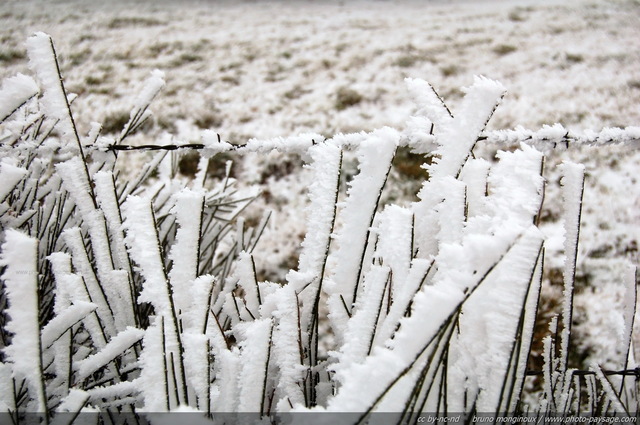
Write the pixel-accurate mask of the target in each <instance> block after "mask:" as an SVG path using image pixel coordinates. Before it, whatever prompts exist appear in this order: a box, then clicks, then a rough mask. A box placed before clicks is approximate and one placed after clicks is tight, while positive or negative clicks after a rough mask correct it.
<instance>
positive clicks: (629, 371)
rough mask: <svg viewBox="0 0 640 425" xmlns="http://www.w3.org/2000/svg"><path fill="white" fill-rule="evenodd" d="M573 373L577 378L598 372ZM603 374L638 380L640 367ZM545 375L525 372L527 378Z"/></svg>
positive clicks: (576, 370) (607, 371)
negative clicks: (633, 377)
mask: <svg viewBox="0 0 640 425" xmlns="http://www.w3.org/2000/svg"><path fill="white" fill-rule="evenodd" d="M571 373H572V374H573V375H576V376H587V375H595V374H596V372H594V371H593V370H579V369H574V370H572V371H571ZM602 373H603V374H605V375H607V376H611V375H620V376H635V377H636V378H640V367H636V368H635V369H623V370H603V371H602ZM543 374H544V371H542V370H527V371H526V372H525V375H526V376H540V375H543Z"/></svg>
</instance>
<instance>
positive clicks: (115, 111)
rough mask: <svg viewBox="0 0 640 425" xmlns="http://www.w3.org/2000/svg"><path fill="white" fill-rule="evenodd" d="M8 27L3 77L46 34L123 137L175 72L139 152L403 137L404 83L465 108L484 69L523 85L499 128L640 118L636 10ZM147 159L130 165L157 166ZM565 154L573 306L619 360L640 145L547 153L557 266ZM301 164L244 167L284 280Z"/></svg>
mask: <svg viewBox="0 0 640 425" xmlns="http://www.w3.org/2000/svg"><path fill="white" fill-rule="evenodd" d="M0 19H1V22H2V26H1V27H0V37H1V40H2V43H1V45H0V64H1V66H0V77H1V78H5V77H8V76H12V75H15V74H16V73H17V72H23V73H28V70H27V66H26V65H27V64H26V58H25V49H24V41H25V40H26V38H27V37H28V36H29V35H31V34H32V33H33V32H35V31H45V32H47V33H49V34H50V35H51V36H52V37H53V39H54V41H55V43H56V48H57V50H58V52H59V55H60V57H61V67H62V72H63V74H64V75H65V82H66V84H67V87H68V88H69V89H70V91H73V92H75V93H78V94H79V95H80V96H79V98H78V99H77V100H76V101H75V103H74V111H75V113H76V119H77V121H78V123H79V127H80V129H81V130H83V131H85V132H86V131H88V129H89V124H90V122H91V121H98V122H101V123H103V124H104V129H105V131H107V132H112V133H114V134H115V133H117V132H119V130H120V127H119V126H121V125H122V124H124V122H122V121H123V119H125V120H126V118H128V114H129V109H130V107H131V104H132V101H133V95H134V93H135V90H136V87H138V86H139V83H140V82H142V81H143V80H144V79H145V78H146V77H147V76H148V75H149V72H150V71H151V70H153V69H156V68H158V69H161V70H163V71H165V72H166V80H167V87H166V89H165V90H164V91H163V93H162V94H161V96H160V97H159V98H158V99H157V100H156V101H155V102H154V106H153V110H154V112H155V121H154V123H153V126H152V127H150V128H147V129H146V132H145V133H144V134H142V135H139V136H136V137H135V138H134V139H132V142H145V143H153V141H154V140H157V139H158V138H159V137H163V138H164V137H166V136H161V135H162V133H163V132H169V133H171V134H173V135H174V138H175V141H180V142H190V141H197V140H199V137H200V135H199V134H200V131H201V130H202V129H205V128H211V129H213V130H215V131H217V132H219V133H220V134H221V135H222V136H223V137H224V138H225V139H226V140H230V141H232V142H245V141H246V140H247V139H249V138H252V137H257V138H260V139H264V138H269V137H274V136H289V135H295V134H297V133H301V132H308V131H313V132H317V133H320V134H323V135H327V136H330V135H332V134H335V133H336V132H351V131H361V130H371V129H374V128H378V127H381V126H383V125H390V126H393V127H397V128H402V126H403V124H404V123H405V121H406V119H407V118H408V117H409V116H410V115H411V113H412V111H413V109H414V105H413V104H412V102H411V100H410V98H409V96H408V95H407V93H406V90H405V86H404V83H403V79H404V78H405V77H408V76H411V77H419V78H423V79H426V80H428V81H429V82H430V83H431V84H432V85H433V86H434V87H435V88H436V89H437V90H438V91H439V93H440V94H441V96H442V97H443V98H444V99H445V101H446V103H447V104H448V105H449V107H450V108H451V109H452V111H453V112H454V114H455V110H456V106H457V105H458V104H459V102H460V99H461V97H462V92H461V91H460V87H462V86H467V85H469V84H471V82H472V78H473V75H474V74H482V75H485V76H487V77H489V78H493V79H497V80H499V81H501V82H502V83H503V84H504V85H505V86H506V87H507V88H508V90H509V92H508V94H507V97H506V98H505V100H504V102H503V104H502V105H501V106H500V107H499V108H498V110H497V112H496V114H495V115H494V117H493V119H492V120H491V122H490V123H489V128H490V129H502V128H513V127H515V126H516V125H523V126H525V127H529V128H534V129H535V128H538V127H539V126H541V125H542V124H545V123H546V124H553V123H555V122H560V123H562V124H564V125H565V126H566V127H567V128H570V129H572V130H576V131H583V130H600V129H601V128H603V127H609V126H623V127H624V126H630V125H640V3H638V1H631V0H629V1H623V0H619V1H613V0H612V1H604V0H593V1H581V0H575V1H572V2H566V1H560V0H546V1H518V0H494V1H476V2H473V1H444V0H443V1H353V2H351V1H340V2H338V1H327V2H316V1H306V2H302V1H298V2H286V1H272V2H260V1H242V2H231V1H229V2H216V1H195V0H194V1H185V2H171V1H160V2H154V1H146V2H138V3H136V4H135V5H131V4H126V3H124V2H121V3H119V2H104V3H98V2H95V3H94V2H88V1H80V0H77V1H62V0H60V1H55V2H48V3H46V4H45V3H43V2H39V1H30V0H21V1H17V0H8V1H4V2H3V3H2V4H1V5H0ZM123 117H124V118H123ZM133 155H135V154H131V157H129V159H128V162H125V164H127V166H129V167H136V164H137V161H140V160H144V158H143V157H141V158H138V159H132V158H133ZM567 155H571V156H572V157H573V160H576V161H580V162H583V163H584V164H585V165H586V166H587V173H588V180H587V188H586V192H585V204H584V214H583V229H582V234H581V239H582V247H581V251H580V257H579V263H580V266H579V270H578V275H579V282H580V284H581V285H582V286H581V287H580V288H578V291H579V296H578V297H577V299H576V305H577V308H578V314H577V316H576V318H577V319H578V320H581V321H582V322H581V323H584V324H586V325H588V326H586V325H585V326H583V327H582V328H578V330H577V331H578V332H582V333H583V334H584V335H585V337H584V338H582V339H581V341H584V344H583V345H584V346H581V347H580V348H581V349H584V352H585V353H586V354H585V355H592V356H595V357H594V358H597V359H599V360H601V361H606V358H607V353H606V346H607V338H609V336H608V335H607V332H606V328H607V324H608V323H609V322H610V321H614V320H616V319H615V317H613V318H612V317H611V312H612V311H617V310H619V307H618V305H619V304H620V302H621V299H620V298H621V296H620V294H621V291H619V290H618V286H619V285H618V283H619V281H618V279H617V276H619V273H620V267H619V263H620V261H619V258H621V257H622V258H629V259H631V260H632V261H633V262H635V263H636V264H637V262H638V252H637V244H638V238H639V230H638V224H640V188H639V184H638V181H637V170H638V169H639V167H640V152H638V151H637V150H635V151H632V150H624V149H604V148H600V149H598V150H597V151H596V150H593V149H591V150H587V149H585V150H582V151H575V152H573V153H571V154H567V153H563V154H562V155H552V156H551V157H550V158H549V159H548V162H547V166H548V167H547V168H548V170H549V171H548V175H547V178H548V180H549V183H550V184H549V189H548V192H547V203H546V208H547V214H546V216H545V220H546V223H545V225H544V229H545V231H546V232H547V233H548V235H549V241H548V244H547V247H548V253H549V263H550V264H551V265H552V266H559V264H557V263H558V257H557V256H554V252H555V251H556V250H558V249H560V248H561V246H562V242H561V239H560V238H561V236H562V235H561V234H559V232H558V229H559V225H558V224H556V221H557V218H558V214H559V211H560V210H559V208H560V206H559V203H558V202H557V201H556V199H557V197H555V196H554V193H557V177H556V175H555V174H554V172H553V168H554V164H556V163H558V162H559V161H561V160H562V159H566V158H567ZM299 163H300V161H299V159H297V158H293V159H292V158H283V157H282V156H279V155H273V156H271V157H264V156H261V157H247V158H245V159H244V161H241V163H239V164H238V166H237V168H238V171H237V177H238V178H239V179H240V180H241V181H243V182H247V183H259V184H263V185H264V188H265V189H266V190H265V196H264V197H263V198H262V199H261V200H260V201H259V202H258V203H257V205H258V206H259V207H263V206H269V207H273V208H275V209H276V210H277V211H279V213H278V214H276V215H275V219H274V223H273V224H272V227H271V229H270V232H268V233H267V234H266V235H265V239H264V241H263V242H262V245H261V247H262V248H263V250H264V255H261V254H260V253H257V255H256V260H257V261H258V262H259V264H258V265H259V267H260V268H261V269H262V273H263V274H264V275H265V276H267V277H269V278H271V279H274V280H282V276H283V273H284V272H285V271H286V270H287V269H288V268H290V267H295V265H296V250H297V247H298V244H299V241H300V238H301V237H302V235H303V232H304V219H303V217H302V211H303V207H304V202H305V199H304V196H303V194H304V193H305V187H306V186H305V178H306V175H305V174H304V172H300V171H299V165H298V164H299ZM264 170H268V171H269V172H268V173H265V171H264ZM396 177H398V179H397V180H396V181H398V185H399V186H398V187H402V188H405V189H404V190H402V191H400V190H399V191H400V192H403V193H401V194H400V195H397V194H395V195H394V194H393V193H391V194H388V195H387V196H390V197H393V196H395V197H397V201H398V202H401V201H403V200H404V201H406V200H410V199H411V198H410V197H408V196H406V194H405V193H404V191H405V190H406V187H412V186H411V185H410V184H409V185H406V184H405V183H406V182H404V183H403V182H402V179H403V178H404V179H405V180H406V179H407V178H408V177H407V175H406V174H405V175H399V176H396ZM414 187H415V185H414ZM282 235H287V237H285V238H283V237H282ZM267 248H268V249H267ZM267 254H268V255H267ZM551 280H553V279H551ZM556 289H557V288H556ZM547 291H548V292H549V293H552V292H554V291H555V289H554V287H553V285H549V287H548V289H547ZM602 301H604V302H602ZM612 304H613V307H612ZM587 312H590V313H591V314H587ZM596 313H597V314H596ZM598 326H600V328H598ZM595 329H599V330H598V331H595ZM602 329H605V330H604V331H603V330H602ZM589 335H591V336H592V337H591V338H589V337H588V336H589Z"/></svg>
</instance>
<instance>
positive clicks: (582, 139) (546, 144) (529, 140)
mask: <svg viewBox="0 0 640 425" xmlns="http://www.w3.org/2000/svg"><path fill="white" fill-rule="evenodd" d="M216 134H217V137H218V143H225V144H226V145H227V148H226V150H225V151H234V150H242V149H244V148H247V147H248V146H249V143H231V142H222V141H221V140H222V137H221V136H220V134H218V133H216ZM434 140H435V136H434ZM476 142H484V143H488V144H495V145H499V146H517V145H519V144H521V143H525V144H529V145H532V146H534V147H537V148H541V149H559V148H560V149H569V148H571V147H582V146H594V147H598V146H611V145H624V146H627V147H629V148H631V149H638V148H640V127H627V128H624V129H622V128H605V129H603V130H602V131H600V132H589V133H585V134H582V135H579V134H574V133H571V132H570V131H568V130H565V129H564V127H562V126H560V125H556V126H543V127H542V128H541V129H540V130H537V131H532V130H526V129H522V128H516V129H514V130H495V131H488V132H483V133H482V134H481V135H480V136H479V137H478V138H477V139H476ZM315 143H316V140H312V144H315ZM252 144H253V145H254V146H255V145H256V144H259V141H255V140H254V141H253V143H252ZM208 147H210V145H208V144H204V143H186V144H163V145H152V144H145V145H125V144H116V143H113V144H109V145H107V146H106V147H104V148H103V149H105V150H106V151H111V152H123V151H124V152H126V151H161V150H163V151H175V150H179V149H190V150H204V149H207V148H208Z"/></svg>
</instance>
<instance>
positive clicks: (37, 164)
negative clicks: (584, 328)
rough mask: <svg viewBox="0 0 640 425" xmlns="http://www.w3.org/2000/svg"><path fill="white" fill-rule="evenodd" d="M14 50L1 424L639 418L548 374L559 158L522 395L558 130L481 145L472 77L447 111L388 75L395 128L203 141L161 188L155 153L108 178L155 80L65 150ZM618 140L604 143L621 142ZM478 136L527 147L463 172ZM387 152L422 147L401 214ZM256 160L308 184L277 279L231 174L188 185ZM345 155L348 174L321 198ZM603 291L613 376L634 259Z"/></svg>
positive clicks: (44, 82) (625, 337) (422, 86)
mask: <svg viewBox="0 0 640 425" xmlns="http://www.w3.org/2000/svg"><path fill="white" fill-rule="evenodd" d="M27 46H28V52H29V58H30V66H31V67H32V70H33V71H34V73H35V76H36V79H37V82H36V80H33V79H31V77H26V76H21V75H19V76H16V77H13V78H10V79H7V80H6V81H5V82H4V84H3V85H2V88H1V89H0V100H1V101H2V102H3V103H2V104H3V105H4V106H3V107H2V108H3V109H1V110H0V118H2V126H3V139H2V140H3V143H2V146H0V150H1V151H2V154H3V159H2V162H1V164H0V176H1V177H2V178H1V179H0V202H1V203H0V230H1V231H2V233H1V239H0V242H1V243H2V245H1V251H0V265H2V282H3V287H2V293H1V299H2V301H3V303H2V305H3V314H2V315H1V316H0V325H1V326H0V336H1V337H2V338H1V339H0V342H1V344H2V348H3V350H2V354H1V356H0V360H1V362H0V410H2V411H4V412H7V413H8V414H9V415H10V416H11V419H13V420H14V421H15V422H20V421H22V420H24V419H25V418H26V416H25V414H27V413H34V412H35V413H38V414H39V415H41V419H42V420H43V421H49V420H51V419H55V418H56V415H58V414H59V413H62V412H67V413H73V414H77V413H79V412H82V411H85V412H88V411H100V412H106V413H108V414H111V415H113V414H115V413H134V412H137V413H142V412H148V413H155V412H178V411H180V412H185V411H190V412H201V414H202V416H201V419H202V420H203V421H205V420H206V418H211V417H212V416H213V417H215V416H216V415H218V414H222V413H229V412H248V413H252V414H255V418H256V419H259V418H261V417H263V416H267V415H273V414H284V413H287V412H293V413H296V412H300V413H304V412H310V411H313V412H324V415H320V418H325V419H324V420H326V421H328V422H330V421H332V420H334V419H335V418H336V417H335V416H331V412H351V413H352V415H349V416H344V417H343V418H347V419H346V420H347V422H348V423H363V422H366V421H368V420H374V419H375V418H376V416H375V414H376V413H377V412H390V414H392V415H393V417H392V418H391V419H392V420H393V422H398V423H415V422H416V421H417V420H418V418H419V417H420V416H421V414H422V413H423V412H430V413H435V414H438V415H447V414H451V413H460V414H463V415H464V416H465V418H471V416H472V415H474V414H477V413H502V414H504V413H522V412H529V413H533V414H535V415H538V416H546V415H552V414H558V413H560V414H568V413H580V412H582V411H585V409H586V411H587V412H588V413H590V414H610V413H612V412H616V413H622V414H631V413H632V412H635V411H636V410H637V400H638V398H637V392H636V388H635V386H634V384H633V383H632V382H631V378H626V377H624V376H613V374H611V373H609V372H610V371H603V370H602V369H601V368H600V367H599V366H598V365H593V368H592V370H590V371H580V373H577V371H575V370H573V369H571V365H570V362H569V356H568V352H569V350H570V337H571V329H572V327H571V323H572V320H571V319H572V310H573V290H574V281H575V269H576V261H577V252H578V251H577V246H578V243H579V233H580V215H581V200H582V193H583V190H584V189H585V188H584V169H583V167H581V166H580V165H577V164H572V163H565V164H563V165H562V174H563V176H564V177H563V179H562V185H563V186H562V187H563V190H562V196H563V200H564V205H565V220H564V228H565V245H564V251H565V257H566V260H565V267H564V285H565V292H564V303H563V304H562V311H561V312H559V313H560V315H558V316H556V317H554V318H553V319H552V321H551V324H550V326H551V328H552V333H551V335H549V336H548V337H546V338H545V340H544V342H543V345H544V352H543V353H542V354H543V357H544V360H545V365H544V369H543V370H541V371H534V373H535V374H536V375H538V374H541V375H543V378H544V384H543V386H542V388H543V389H542V391H540V392H539V393H537V394H533V395H530V397H529V401H531V399H532V397H534V398H535V397H537V399H534V400H533V403H531V404H530V405H527V404H526V403H525V399H524V397H523V393H524V389H525V387H526V382H527V379H530V377H529V375H530V374H531V373H530V371H528V359H529V356H530V352H531V347H532V342H533V338H534V325H535V321H536V316H537V311H538V303H539V296H540V287H541V283H542V276H543V271H544V242H545V241H544V237H543V235H542V233H541V231H540V229H539V228H538V226H537V223H538V221H539V217H540V211H541V208H542V204H543V200H544V191H545V181H544V179H543V177H542V170H543V167H544V155H543V153H541V152H540V151H539V150H537V149H536V148H535V146H538V145H540V144H547V145H549V144H555V145H557V144H559V143H564V144H565V145H568V143H569V141H575V140H580V138H579V137H575V136H574V135H570V134H569V133H568V132H565V131H564V130H563V128H562V127H561V126H554V127H548V128H545V129H543V130H541V131H539V132H529V131H525V130H523V129H516V130H514V131H512V132H502V133H501V132H496V133H493V134H485V133H483V130H484V127H485V125H486V123H487V122H488V120H489V119H490V118H491V116H492V114H493V111H494V110H495V108H496V107H497V106H498V105H499V103H500V101H501V99H502V97H503V96H504V94H505V89H504V87H503V86H502V85H501V84H499V83H497V82H495V81H492V80H489V79H486V78H481V77H477V78H476V79H475V81H474V83H473V84H472V85H471V86H470V87H469V88H467V89H466V90H465V92H466V96H465V99H464V101H463V103H462V105H461V107H460V110H459V111H457V113H456V115H455V116H454V115H453V114H452V112H451V111H450V110H449V109H448V108H447V107H446V105H444V103H443V102H442V100H441V99H440V98H439V96H438V95H437V93H436V92H435V90H434V89H433V88H432V87H431V86H430V85H429V84H428V83H426V82H424V81H422V80H408V81H407V83H408V84H407V85H408V88H409V91H410V93H411V95H412V96H413V98H414V100H415V102H416V104H417V105H418V112H417V116H416V117H411V118H410V119H409V120H408V121H407V128H406V129H405V130H404V131H399V130H397V129H391V128H382V129H378V130H375V131H373V132H371V133H358V134H350V135H336V136H335V137H333V138H329V139H325V138H324V137H322V136H319V135H300V136H296V137H291V138H286V139H285V138H279V139H271V140H260V139H252V140H250V141H249V142H248V143H247V144H245V145H242V146H233V145H231V144H229V143H226V142H222V141H221V139H220V137H219V135H217V134H215V133H213V132H211V131H205V132H203V134H202V138H201V139H202V142H203V143H202V144H194V145H190V147H191V148H193V149H202V150H204V154H205V155H204V157H203V159H202V160H201V162H200V172H198V173H197V174H196V176H195V178H194V179H193V180H191V181H189V180H185V179H181V178H179V177H178V176H177V175H176V170H175V166H174V164H175V161H174V159H175V158H174V154H167V153H166V152H161V153H156V154H155V155H154V156H152V157H151V159H150V160H149V162H148V163H147V165H146V166H145V167H144V168H143V169H141V170H140V171H139V173H138V175H137V176H132V177H131V178H129V179H127V180H125V179H123V178H121V176H119V175H118V174H117V173H116V172H115V171H114V170H115V168H114V167H115V164H116V161H117V159H118V158H117V155H116V153H118V152H119V153H118V155H126V152H124V153H123V152H121V151H123V150H124V151H126V150H130V149H131V147H129V146H127V145H124V140H125V139H126V138H127V137H128V136H129V135H131V134H133V133H134V132H135V131H137V130H139V129H140V127H141V125H142V123H144V121H145V120H146V119H148V117H149V116H150V110H149V104H150V102H151V101H152V100H153V98H154V97H155V96H156V95H157V94H158V92H159V91H160V89H161V88H162V87H163V86H164V79H163V74H162V73H161V72H159V71H158V72H154V73H153V74H152V75H151V76H150V77H149V79H148V80H147V82H146V83H145V84H144V85H143V87H142V89H141V90H140V93H139V94H138V96H137V97H136V98H135V101H134V106H133V109H132V112H131V114H130V120H129V122H128V123H127V124H126V125H125V127H124V128H123V130H122V132H121V133H120V136H119V137H118V138H117V139H116V140H112V139H107V138H104V137H101V136H100V128H99V125H95V124H94V125H93V126H92V129H91V132H90V134H88V135H87V136H86V137H81V135H79V134H78V132H77V128H76V126H75V118H74V111H73V108H72V103H71V101H72V99H73V96H71V95H70V94H69V93H67V92H66V89H65V87H64V83H63V81H64V80H63V79H62V78H61V75H60V70H59V66H58V62H57V57H56V53H55V49H54V47H53V43H52V41H51V39H50V37H49V36H47V35H46V34H42V33H39V34H36V35H35V36H33V37H32V38H30V39H29V42H28V44H27ZM58 126H62V128H61V131H55V132H54V129H57V128H58ZM621 131H622V130H621ZM635 132H636V129H635V128H629V129H627V130H624V131H622V133H623V135H624V137H622V136H620V134H618V133H620V132H618V133H616V132H613V131H607V132H606V135H604V133H602V134H603V135H604V136H606V137H617V138H618V139H621V140H622V141H621V143H629V144H633V143H636V142H637V136H634V134H636V133H635ZM616 135H617V136H616ZM604 136H603V137H604ZM625 137H626V138H625ZM596 139H597V137H596V136H594V135H589V136H588V137H586V139H585V140H587V142H590V143H596V142H597V140H596ZM478 142H494V143H514V142H530V143H529V144H526V143H522V144H520V145H519V147H518V148H517V149H515V150H512V151H504V152H499V153H498V155H497V157H496V159H495V161H494V162H489V161H486V160H482V159H477V158H474V157H473V148H474V146H475V145H476V144H477V143H478ZM398 147H410V148H411V149H412V150H413V151H414V152H416V153H432V154H434V155H435V158H434V159H433V161H431V163H430V164H429V165H425V168H426V169H427V171H428V173H429V178H428V179H427V180H426V181H424V182H423V184H422V187H421V189H420V191H419V193H418V194H417V195H418V201H417V202H414V203H413V204H410V205H408V206H405V207H401V206H398V205H383V204H381V199H382V198H381V193H382V191H383V189H384V188H385V185H386V182H387V177H388V174H389V172H390V170H391V167H392V161H393V158H394V156H395V153H396V150H397V148H398ZM173 148H174V149H177V147H173ZM273 149H277V150H280V151H285V152H290V153H295V154H299V155H300V157H301V160H302V161H305V162H306V165H307V167H308V171H309V172H310V173H311V174H312V177H313V178H312V183H311V185H310V186H309V188H308V198H309V199H308V201H309V202H308V208H307V210H306V211H305V214H306V223H307V227H306V230H307V233H306V235H305V238H304V241H303V242H302V245H301V252H300V257H299V262H298V266H297V267H296V268H295V269H294V270H291V271H290V272H289V273H288V274H287V277H286V282H282V283H277V282H269V281H261V280H260V279H259V277H258V275H257V273H256V268H255V258H256V256H259V255H261V250H257V249H256V244H257V243H258V240H259V237H260V234H261V232H262V229H263V228H264V226H265V225H266V222H267V218H268V216H265V219H264V220H262V221H261V222H260V223H259V224H258V225H256V226H254V227H249V226H247V225H245V221H244V218H243V217H242V211H243V209H244V208H245V207H246V206H247V205H248V203H249V202H251V200H252V199H253V198H255V196H257V195H258V194H257V192H256V191H255V190H252V189H251V188H249V189H240V188H239V187H238V185H237V183H236V182H235V181H234V180H233V179H232V178H231V177H230V168H229V167H227V169H226V176H225V177H224V178H223V179H222V180H221V181H207V175H206V168H207V164H208V157H210V156H213V155H216V154H218V153H221V152H243V151H252V152H268V151H271V150H273ZM347 152H354V154H355V158H356V160H357V164H358V165H357V174H356V175H355V177H354V178H353V179H352V180H351V181H350V182H349V184H348V187H347V188H346V190H345V192H344V193H341V189H340V188H341V186H340V180H341V179H340V177H341V173H342V170H343V164H342V159H343V156H344V154H345V153H347ZM282 236H283V237H285V238H286V237H287V235H282ZM269 248H270V247H262V248H261V249H262V250H264V249H269ZM625 276H626V281H625V284H626V285H627V294H628V295H629V296H628V300H629V303H628V307H627V308H626V309H625V310H624V311H623V312H621V320H620V323H621V326H620V329H616V330H614V331H615V332H616V333H617V334H618V335H619V338H618V344H617V345H618V347H619V350H618V352H620V353H622V356H623V357H624V358H622V357H621V358H620V359H619V362H618V363H619V366H620V369H621V370H622V369H624V370H629V369H632V368H633V367H635V361H634V359H633V350H632V349H631V348H632V347H631V334H632V329H633V318H634V315H635V298H636V293H635V282H636V272H635V268H634V267H631V266H630V267H629V269H628V272H627V273H626V274H625ZM321 329H328V331H327V333H328V335H323V334H321ZM584 393H587V394H588V397H585V396H584ZM372 415H373V416H372ZM317 418H318V417H316V419H317ZM385 418H386V420H388V419H389V418H390V416H385Z"/></svg>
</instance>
